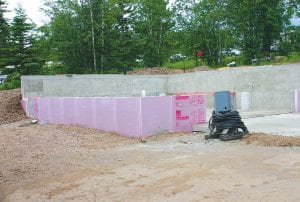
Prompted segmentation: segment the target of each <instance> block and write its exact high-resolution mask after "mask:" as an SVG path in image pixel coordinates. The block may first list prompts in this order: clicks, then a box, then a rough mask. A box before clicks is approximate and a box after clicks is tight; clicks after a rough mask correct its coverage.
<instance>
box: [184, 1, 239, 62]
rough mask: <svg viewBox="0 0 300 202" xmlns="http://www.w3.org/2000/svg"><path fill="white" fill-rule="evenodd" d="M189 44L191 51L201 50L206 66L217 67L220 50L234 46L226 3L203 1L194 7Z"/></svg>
mask: <svg viewBox="0 0 300 202" xmlns="http://www.w3.org/2000/svg"><path fill="white" fill-rule="evenodd" d="M194 13H195V14H194V15H195V17H194V18H193V19H192V21H191V26H190V27H191V28H190V33H191V34H190V39H189V42H190V43H189V44H190V46H191V47H193V51H195V52H196V51H197V50H202V51H203V52H204V58H205V59H206V61H207V63H208V65H210V66H218V65H219V64H220V62H221V59H222V54H221V53H222V50H223V49H226V48H230V47H232V46H233V44H234V39H233V34H232V27H231V26H229V23H228V20H227V16H226V15H227V13H226V1H218V0H203V1H200V2H199V3H197V4H196V5H195V8H194Z"/></svg>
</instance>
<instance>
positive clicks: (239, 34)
mask: <svg viewBox="0 0 300 202" xmlns="http://www.w3.org/2000/svg"><path fill="white" fill-rule="evenodd" d="M42 9H43V10H44V12H45V13H46V14H47V15H48V16H49V19H50V20H49V22H48V23H46V24H44V25H42V26H40V27H37V26H36V25H34V24H33V23H32V22H30V21H29V19H28V18H27V16H26V13H25V11H24V9H22V8H21V7H18V8H16V11H15V17H14V18H13V19H12V20H11V21H8V20H7V19H5V17H4V14H5V12H8V11H7V10H6V1H5V0H0V69H4V71H17V72H18V73H20V74H22V75H27V74H57V73H120V72H126V70H128V69H130V68H132V67H157V66H158V67H160V66H162V65H163V64H164V62H166V61H167V60H168V58H169V56H170V55H172V54H175V53H182V54H185V55H187V56H188V57H191V58H195V61H197V52H199V51H202V52H203V58H202V60H203V61H204V62H205V63H206V64H208V65H209V66H220V65H221V64H222V60H223V59H224V58H225V57H226V54H225V53H226V52H228V51H229V50H231V49H239V50H241V53H242V59H243V63H244V64H250V63H251V60H253V59H259V58H263V57H266V56H269V55H270V54H271V52H272V51H277V53H278V54H280V55H287V54H288V53H289V52H292V51H300V30H299V27H297V26H293V25H291V23H290V19H291V18H292V17H293V16H296V15H299V13H300V12H299V9H300V0H242V1H240V0H201V1H196V0H176V1H174V2H169V1H167V0H64V1H62V0H50V1H47V2H46V3H45V4H44V6H43V8H42ZM49 61H53V63H49ZM45 62H48V63H46V64H48V65H45ZM4 67H15V69H13V70H11V69H9V68H4Z"/></svg>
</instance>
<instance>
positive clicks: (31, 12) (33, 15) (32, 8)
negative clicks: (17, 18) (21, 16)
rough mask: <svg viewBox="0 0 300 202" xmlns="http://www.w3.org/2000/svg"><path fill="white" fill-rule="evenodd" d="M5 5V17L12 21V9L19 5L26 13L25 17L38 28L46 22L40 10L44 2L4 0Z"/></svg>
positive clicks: (35, 0) (36, 0) (41, 0)
mask: <svg viewBox="0 0 300 202" xmlns="http://www.w3.org/2000/svg"><path fill="white" fill-rule="evenodd" d="M5 1H6V3H7V10H9V12H7V13H6V15H5V16H6V17H7V18H8V19H12V18H13V17H14V9H15V8H17V6H18V4H20V5H21V6H22V7H23V8H24V9H25V11H26V14H27V17H28V18H29V19H31V20H32V21H33V22H34V23H35V24H37V25H38V26H40V25H42V24H44V23H43V22H45V21H47V17H46V16H45V15H44V14H43V12H42V11H41V10H40V8H41V7H42V5H43V2H44V0H5Z"/></svg>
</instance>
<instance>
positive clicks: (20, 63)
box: [10, 7, 38, 74]
mask: <svg viewBox="0 0 300 202" xmlns="http://www.w3.org/2000/svg"><path fill="white" fill-rule="evenodd" d="M15 12H16V15H15V17H14V18H13V21H12V24H11V48H10V54H11V56H10V60H11V61H10V63H11V64H12V65H14V66H15V67H17V69H18V70H19V71H21V73H22V74H31V73H37V72H38V70H37V68H38V64H36V61H35V59H36V58H35V55H34V51H33V49H32V41H33V40H34V38H33V35H32V31H33V28H34V25H33V24H32V23H29V22H28V19H27V16H26V13H25V11H24V9H23V8H21V7H18V8H17V9H16V10H15Z"/></svg>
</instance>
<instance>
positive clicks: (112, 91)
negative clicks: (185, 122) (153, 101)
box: [21, 75, 167, 98]
mask: <svg viewBox="0 0 300 202" xmlns="http://www.w3.org/2000/svg"><path fill="white" fill-rule="evenodd" d="M21 82H22V96H23V97H25V98H27V97H37V96H38V97H102V96H139V95H140V94H141V91H142V90H145V91H146V92H147V95H157V94H158V93H166V92H167V76H142V75H138V76H131V75H128V76H125V75H69V76H66V75H62V76H23V77H22V81H21Z"/></svg>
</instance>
